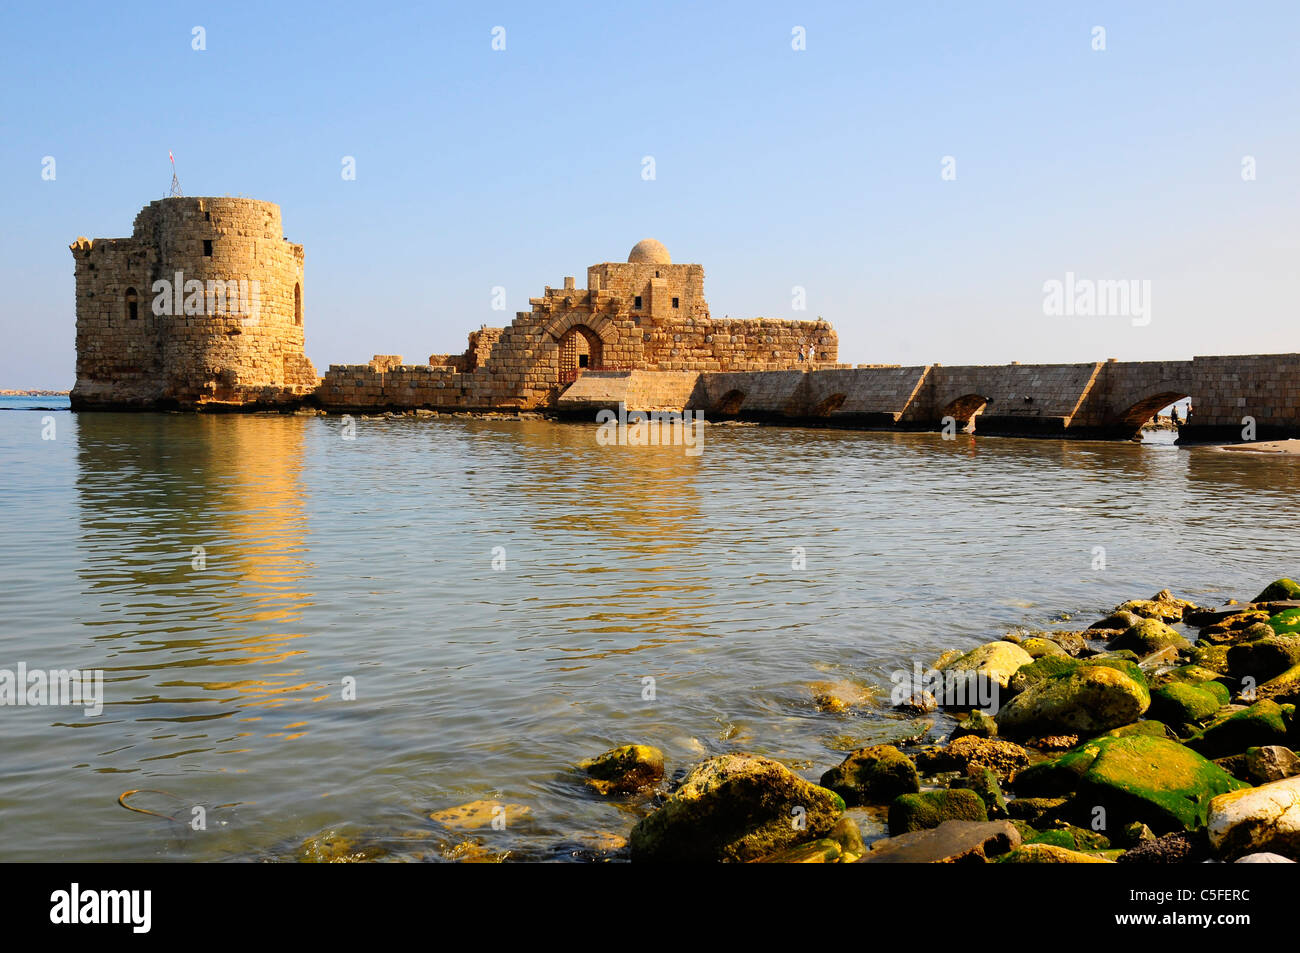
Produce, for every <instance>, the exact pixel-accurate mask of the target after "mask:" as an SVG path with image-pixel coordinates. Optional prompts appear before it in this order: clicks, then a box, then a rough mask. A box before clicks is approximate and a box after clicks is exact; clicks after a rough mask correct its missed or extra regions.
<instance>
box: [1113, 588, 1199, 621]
mask: <svg viewBox="0 0 1300 953" xmlns="http://www.w3.org/2000/svg"><path fill="white" fill-rule="evenodd" d="M1192 608H1195V606H1193V605H1192V603H1190V602H1185V601H1184V600H1182V599H1175V598H1174V597H1173V596H1172V595H1171V594H1170V593H1169V590H1167V589H1164V590H1161V591H1160V592H1157V593H1156V594H1155V596H1153V597H1152V598H1150V599H1131V600H1129V601H1128V602H1125V603H1123V604H1122V605H1119V606H1116V607H1115V611H1116V612H1131V613H1133V614H1134V615H1136V616H1141V617H1142V618H1144V619H1156V620H1158V621H1161V622H1181V621H1182V620H1183V613H1184V612H1185V611H1186V610H1187V609H1192Z"/></svg>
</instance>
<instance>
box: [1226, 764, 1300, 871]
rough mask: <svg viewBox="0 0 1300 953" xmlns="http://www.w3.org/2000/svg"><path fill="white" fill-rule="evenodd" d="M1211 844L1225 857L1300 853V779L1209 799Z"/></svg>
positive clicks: (1290, 779) (1287, 780)
mask: <svg viewBox="0 0 1300 953" xmlns="http://www.w3.org/2000/svg"><path fill="white" fill-rule="evenodd" d="M1209 834H1210V846H1211V847H1213V848H1214V851H1215V853H1217V854H1219V855H1220V856H1223V857H1235V856H1237V855H1239V854H1249V853H1255V852H1258V851H1268V852H1270V853H1276V854H1282V855H1284V856H1286V857H1297V856H1300V778H1287V779H1285V780H1283V781H1273V782H1272V783H1270V784H1261V785H1260V786H1259V787H1257V788H1248V789H1246V790H1244V791H1232V792H1229V793H1227V794H1222V795H1220V796H1219V797H1216V798H1215V799H1214V800H1213V801H1211V802H1210V813H1209Z"/></svg>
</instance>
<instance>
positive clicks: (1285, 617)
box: [1268, 609, 1300, 635]
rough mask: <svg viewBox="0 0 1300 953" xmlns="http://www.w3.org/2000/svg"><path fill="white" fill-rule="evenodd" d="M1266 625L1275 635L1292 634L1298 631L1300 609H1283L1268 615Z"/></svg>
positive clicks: (1299, 629) (1299, 627)
mask: <svg viewBox="0 0 1300 953" xmlns="http://www.w3.org/2000/svg"><path fill="white" fill-rule="evenodd" d="M1268 627H1269V628H1270V629H1272V630H1273V632H1274V633H1275V634H1277V635H1294V634H1296V633H1297V632H1300V609H1283V610H1282V611H1281V612H1279V613H1278V614H1277V615H1273V616H1269V619H1268Z"/></svg>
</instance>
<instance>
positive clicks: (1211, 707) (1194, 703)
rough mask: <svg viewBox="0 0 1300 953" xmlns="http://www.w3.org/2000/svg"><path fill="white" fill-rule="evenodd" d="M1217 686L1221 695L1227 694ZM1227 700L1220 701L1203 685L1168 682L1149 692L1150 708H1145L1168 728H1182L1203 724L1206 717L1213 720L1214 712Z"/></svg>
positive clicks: (1216, 694) (1217, 696)
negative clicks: (1196, 723) (1193, 723)
mask: <svg viewBox="0 0 1300 953" xmlns="http://www.w3.org/2000/svg"><path fill="white" fill-rule="evenodd" d="M1206 684H1209V685H1216V684H1218V683H1217V682H1208V683H1206ZM1219 687H1220V689H1221V690H1222V691H1223V693H1224V694H1226V693H1227V689H1226V688H1223V686H1219ZM1227 701H1228V699H1226V698H1223V699H1220V697H1219V694H1218V693H1216V692H1214V691H1213V690H1211V689H1208V688H1205V687H1204V686H1202V685H1193V684H1190V683H1188V682H1171V683H1170V684H1168V685H1164V686H1162V687H1160V688H1157V689H1156V690H1155V691H1153V692H1152V693H1151V707H1150V709H1148V711H1147V714H1148V715H1149V716H1150V717H1152V718H1157V719H1159V720H1160V721H1165V722H1168V723H1169V724H1171V725H1182V724H1185V723H1187V722H1191V721H1205V720H1206V719H1207V718H1212V717H1214V714H1215V712H1217V711H1218V710H1219V708H1220V707H1222V706H1223V705H1224V704H1226V703H1227Z"/></svg>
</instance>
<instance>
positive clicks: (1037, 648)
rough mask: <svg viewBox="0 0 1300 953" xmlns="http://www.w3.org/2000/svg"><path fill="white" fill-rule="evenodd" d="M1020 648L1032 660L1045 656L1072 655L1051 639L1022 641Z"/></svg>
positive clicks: (1032, 638)
mask: <svg viewBox="0 0 1300 953" xmlns="http://www.w3.org/2000/svg"><path fill="white" fill-rule="evenodd" d="M1020 647H1021V648H1022V649H1024V650H1025V651H1026V652H1028V653H1029V656H1030V658H1042V657H1043V656H1044V655H1060V656H1068V655H1069V654H1070V653H1069V652H1067V651H1065V649H1064V648H1062V647H1061V645H1060V643H1059V642H1053V641H1052V640H1051V639H1040V638H1035V637H1031V638H1028V639H1021V640H1020Z"/></svg>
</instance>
